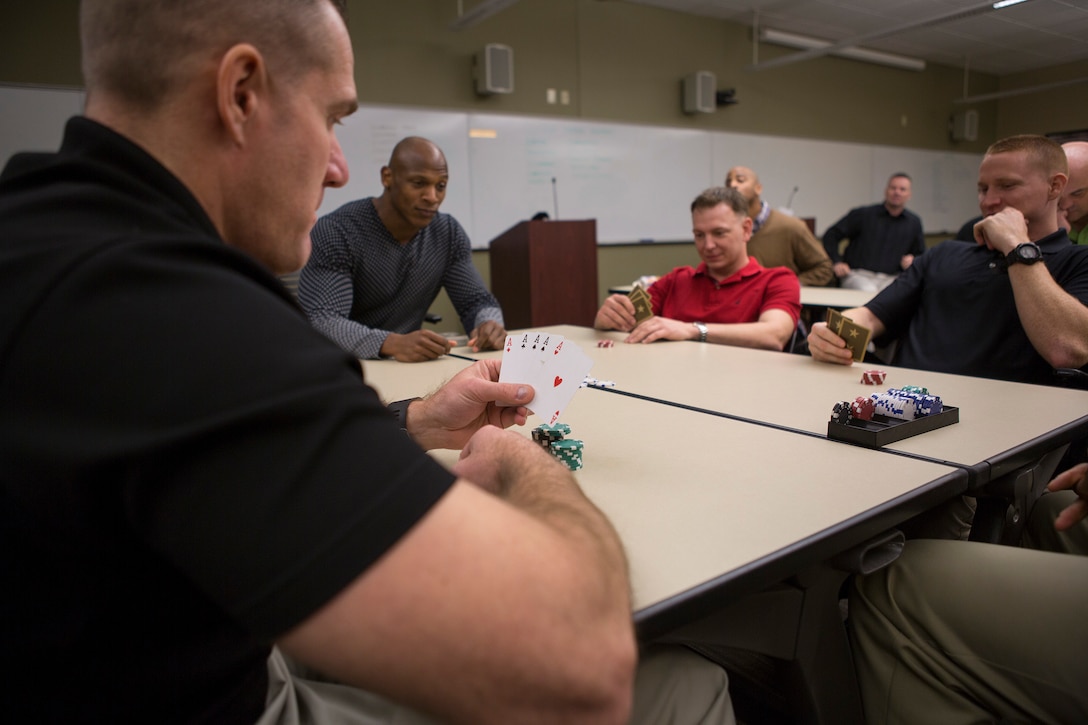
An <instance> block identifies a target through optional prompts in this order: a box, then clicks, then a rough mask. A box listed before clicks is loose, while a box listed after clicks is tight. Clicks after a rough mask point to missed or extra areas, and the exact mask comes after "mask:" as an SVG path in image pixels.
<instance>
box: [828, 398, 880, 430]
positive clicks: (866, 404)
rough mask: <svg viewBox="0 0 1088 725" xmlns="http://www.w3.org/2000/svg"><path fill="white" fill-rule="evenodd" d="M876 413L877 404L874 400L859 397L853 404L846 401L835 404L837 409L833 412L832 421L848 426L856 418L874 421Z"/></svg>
mask: <svg viewBox="0 0 1088 725" xmlns="http://www.w3.org/2000/svg"><path fill="white" fill-rule="evenodd" d="M875 412H876V403H874V402H873V400H872V398H866V397H865V396H864V395H859V396H858V397H856V398H854V402H852V403H851V402H849V401H846V400H843V401H841V402H838V403H835V407H834V409H832V411H831V420H833V421H834V422H836V423H838V424H839V425H847V424H848V423H849V422H850V421H851V420H852V419H854V418H856V419H858V420H872V419H873V413H875Z"/></svg>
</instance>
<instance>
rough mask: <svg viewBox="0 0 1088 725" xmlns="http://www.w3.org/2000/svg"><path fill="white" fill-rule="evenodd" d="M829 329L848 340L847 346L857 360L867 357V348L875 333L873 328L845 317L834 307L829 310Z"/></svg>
mask: <svg viewBox="0 0 1088 725" xmlns="http://www.w3.org/2000/svg"><path fill="white" fill-rule="evenodd" d="M827 329H829V330H831V331H832V332H834V333H835V334H836V335H838V336H839V337H841V338H842V339H843V340H844V341H845V342H846V346H847V347H848V348H850V352H851V353H852V354H853V356H854V360H855V361H857V362H861V361H862V360H864V359H865V350H866V349H867V348H868V347H869V338H870V337H871V336H872V334H873V333H872V330H870V329H869V328H867V327H862V326H861V325H859V324H858V323H856V322H854V321H853V320H851V319H850V318H849V317H843V315H842V313H841V312H839V311H838V310H832V309H829V310H828V311H827Z"/></svg>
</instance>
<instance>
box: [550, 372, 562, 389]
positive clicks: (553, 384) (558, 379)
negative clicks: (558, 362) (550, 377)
mask: <svg viewBox="0 0 1088 725" xmlns="http://www.w3.org/2000/svg"><path fill="white" fill-rule="evenodd" d="M562 382H563V378H561V377H559V376H558V375H556V376H555V382H554V383H552V387H553V388H558V387H559V385H560V383H562Z"/></svg>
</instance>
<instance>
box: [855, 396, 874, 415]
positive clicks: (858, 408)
mask: <svg viewBox="0 0 1088 725" xmlns="http://www.w3.org/2000/svg"><path fill="white" fill-rule="evenodd" d="M875 412H876V403H874V402H873V399H872V398H866V397H863V396H858V397H857V398H855V399H854V402H853V403H851V404H850V415H852V416H854V417H855V418H858V419H860V420H872V419H873V413H875Z"/></svg>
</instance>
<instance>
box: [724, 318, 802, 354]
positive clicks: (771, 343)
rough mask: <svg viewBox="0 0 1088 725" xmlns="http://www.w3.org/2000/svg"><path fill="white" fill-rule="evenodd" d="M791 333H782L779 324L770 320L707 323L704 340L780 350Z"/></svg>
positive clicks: (790, 331)
mask: <svg viewBox="0 0 1088 725" xmlns="http://www.w3.org/2000/svg"><path fill="white" fill-rule="evenodd" d="M783 334H785V336H784V337H783ZM791 334H793V331H792V330H789V331H788V332H785V333H784V331H783V330H782V329H781V327H780V326H779V325H775V324H773V323H770V322H743V323H736V324H723V323H715V324H711V325H707V335H706V341H707V342H712V343H715V344H718V345H733V346H736V347H752V348H757V349H760V350H779V351H781V350H783V349H784V348H785V345H786V343H788V342H789V339H790V335H791Z"/></svg>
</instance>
